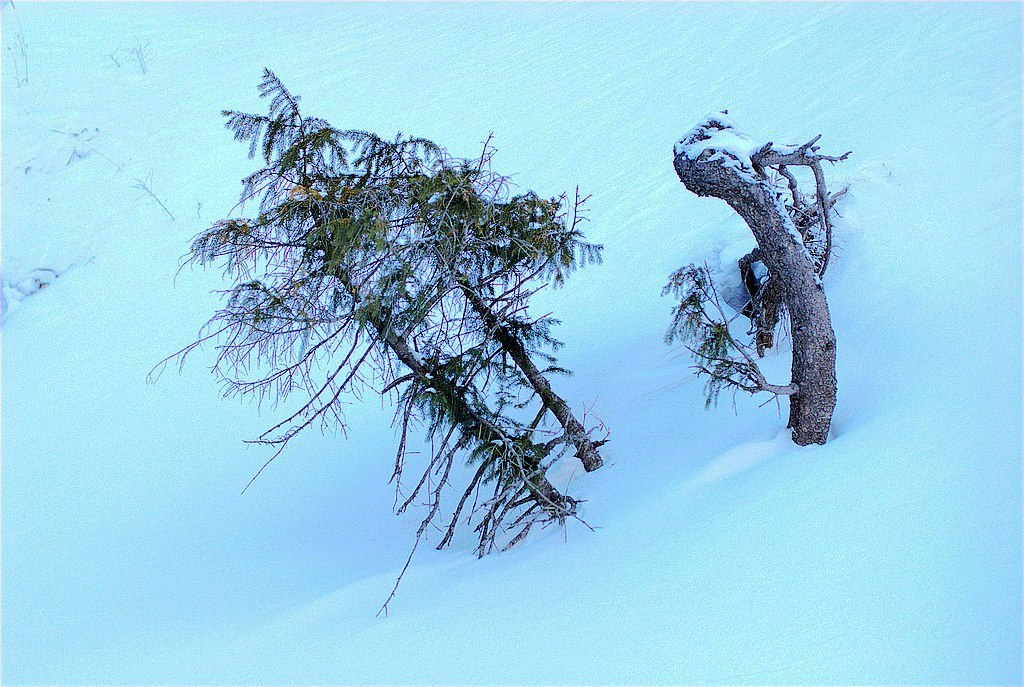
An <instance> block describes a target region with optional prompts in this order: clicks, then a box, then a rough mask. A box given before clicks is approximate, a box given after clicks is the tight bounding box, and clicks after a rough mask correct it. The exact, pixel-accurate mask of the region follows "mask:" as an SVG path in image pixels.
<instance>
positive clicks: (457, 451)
mask: <svg viewBox="0 0 1024 687" xmlns="http://www.w3.org/2000/svg"><path fill="white" fill-rule="evenodd" d="M259 91H260V95H261V96H262V97H264V98H266V99H268V100H269V108H268V112H267V114H248V113H243V112H236V111H226V112H224V115H225V116H226V117H227V123H226V126H227V128H229V129H230V130H231V131H232V132H233V133H234V136H235V138H236V139H237V140H238V141H242V142H245V143H248V145H249V153H250V157H256V156H257V155H258V156H259V157H260V158H261V159H262V161H263V163H264V166H262V167H261V168H260V169H258V170H257V171H255V172H254V173H253V174H251V175H250V176H248V177H247V178H246V179H244V181H243V191H242V200H241V202H240V206H242V207H244V204H245V203H246V202H248V201H252V202H254V203H255V202H257V201H258V212H256V213H255V214H253V215H252V216H238V217H232V218H230V219H224V220H221V221H219V222H217V223H215V224H214V225H213V226H212V227H210V228H209V229H207V230H206V231H203V232H202V233H200V234H199V236H198V237H197V238H196V239H195V242H194V244H193V246H192V252H191V257H190V259H191V260H192V261H195V262H197V263H198V264H201V265H204V266H205V265H212V264H217V265H221V266H223V268H224V269H225V270H226V273H227V275H229V277H230V279H231V280H232V282H233V286H232V287H231V288H230V290H228V291H227V292H226V294H225V299H224V303H223V306H222V307H221V308H220V309H219V310H218V311H217V312H216V314H215V315H214V316H213V318H212V319H211V320H210V321H209V322H208V323H207V325H206V328H205V329H204V330H203V332H202V333H201V335H200V338H199V340H198V341H196V342H195V343H194V344H192V345H191V346H189V347H187V348H185V349H183V350H182V351H181V352H179V354H178V355H179V356H180V357H181V358H182V359H183V358H184V356H185V355H187V354H188V353H189V352H190V351H191V350H193V349H194V348H195V347H196V346H198V345H200V344H202V343H203V342H205V341H215V342H217V346H218V351H219V355H218V357H217V363H216V367H215V371H216V372H217V373H218V374H219V376H220V378H221V379H222V380H223V381H224V383H225V385H226V393H227V394H241V395H250V396H256V397H258V398H260V399H263V398H270V399H271V400H274V401H277V400H280V399H283V398H285V397H287V396H289V395H290V394H291V393H293V392H299V393H300V394H303V395H304V396H303V400H304V403H303V404H302V406H301V408H300V409H299V410H298V411H297V412H295V413H294V414H292V415H291V416H289V417H287V418H285V419H283V420H282V421H281V422H279V423H278V424H276V425H275V426H274V427H271V428H270V429H269V430H268V431H267V432H265V433H264V434H263V435H262V436H260V437H259V438H258V439H257V440H256V442H257V443H261V444H267V445H270V446H273V447H275V448H276V449H277V451H276V453H274V456H275V457H276V456H277V455H278V454H279V453H280V451H281V450H282V449H283V448H284V447H285V446H286V445H287V444H288V442H289V440H290V439H291V438H292V437H294V436H295V435H296V434H297V433H299V432H301V431H303V430H304V429H306V428H308V427H310V426H313V425H317V424H319V425H322V426H324V427H330V426H332V425H333V426H340V427H342V428H344V417H343V415H342V412H341V407H340V406H341V403H342V402H343V401H344V400H346V399H348V398H350V397H352V396H356V397H360V396H361V395H363V394H364V393H365V392H367V391H368V390H369V391H372V392H374V393H380V394H385V395H388V396H390V397H392V398H393V399H395V401H396V404H397V409H398V410H397V413H396V425H397V427H398V428H399V430H400V431H399V439H398V441H399V447H398V451H397V455H396V457H395V463H394V473H393V482H394V483H395V486H396V507H397V512H399V513H401V512H403V511H405V510H406V509H407V508H408V507H409V506H410V505H413V504H420V503H426V506H427V510H426V512H427V515H426V517H425V519H424V520H423V522H422V524H421V526H420V528H419V532H418V535H417V540H416V542H417V544H418V543H419V541H420V538H421V537H422V536H423V534H424V533H425V532H426V530H427V528H428V526H429V525H430V524H431V523H433V522H434V520H435V519H436V518H437V517H438V515H439V513H440V512H441V504H442V496H444V495H445V494H446V493H448V492H450V491H451V490H452V487H453V485H454V484H455V483H456V479H457V478H456V475H458V474H460V471H459V470H458V469H457V468H455V469H453V468H454V466H455V465H456V463H457V461H461V460H462V459H463V458H464V459H466V460H468V462H469V463H470V464H472V466H473V468H472V469H471V470H468V471H465V475H466V477H467V478H468V480H469V481H468V483H463V484H462V486H460V487H459V488H458V489H457V490H455V492H454V493H455V495H456V496H457V498H456V499H453V507H452V508H450V509H449V510H448V511H447V512H446V515H445V522H447V525H446V526H442V527H440V530H441V532H442V535H441V539H440V541H439V543H438V548H441V547H443V546H445V545H447V544H449V543H451V541H452V538H453V536H454V535H455V533H456V531H457V530H458V529H459V528H460V527H461V526H463V525H465V524H466V523H468V524H469V525H470V526H472V527H473V528H474V531H475V533H476V540H477V544H476V550H477V553H478V554H479V555H483V554H485V553H487V552H490V551H492V550H494V549H495V548H507V547H508V546H512V545H514V544H515V543H516V542H518V541H520V540H522V539H523V538H524V537H525V536H526V534H527V533H528V532H529V531H530V529H531V527H535V526H538V525H546V524H549V523H553V522H554V523H560V522H564V520H565V519H566V518H572V517H577V504H578V501H577V500H575V499H573V498H572V497H571V496H569V495H567V494H564V493H562V491H560V490H559V489H558V488H556V487H555V486H554V485H553V484H552V483H551V482H550V481H549V480H548V478H547V476H546V472H547V470H548V468H549V467H550V466H551V464H552V463H553V462H555V461H556V460H558V459H560V458H562V457H563V456H565V455H566V454H567V453H568V452H570V451H571V452H573V453H574V454H575V455H576V456H577V457H578V458H579V460H580V461H581V462H582V464H583V467H584V469H586V470H587V471H591V470H595V469H597V468H598V467H600V466H601V464H602V460H601V456H600V453H599V448H600V446H601V445H602V444H603V443H604V441H605V440H606V438H607V432H606V431H605V430H604V427H603V425H601V424H600V423H599V422H597V423H596V426H594V427H591V428H586V427H585V426H584V424H583V422H584V421H586V419H587V418H586V417H584V418H583V421H581V420H580V419H578V418H577V417H576V416H575V415H574V414H573V413H572V411H571V410H570V408H569V406H568V404H566V402H565V401H564V400H563V399H562V398H561V397H559V396H558V395H557V394H556V393H555V392H554V390H553V389H552V387H551V385H550V383H549V380H548V377H549V376H550V375H552V374H554V373H565V372H567V371H566V370H564V369H562V368H560V367H558V366H557V364H556V361H555V358H554V356H553V352H554V351H555V350H557V348H558V347H559V346H560V343H559V342H558V341H557V340H556V339H554V338H553V336H552V334H551V329H552V326H553V325H555V324H556V320H554V319H552V318H551V317H550V316H543V317H533V316H531V315H530V314H529V312H528V305H529V300H530V297H531V295H533V294H534V293H535V292H536V291H538V290H539V289H541V288H543V287H544V286H545V285H546V284H549V283H550V284H554V285H556V286H557V285H561V284H562V283H564V281H565V279H566V278H567V277H568V276H569V274H570V273H571V272H573V271H574V270H575V269H577V268H578V267H582V266H584V265H588V264H591V263H597V262H600V253H601V246H599V245H595V244H592V243H589V242H587V241H586V239H585V237H584V235H583V232H582V231H581V229H580V224H581V222H582V220H583V215H582V214H581V213H582V210H583V203H584V201H585V200H586V199H585V198H583V199H581V198H580V196H579V193H578V192H577V193H576V195H575V197H574V198H572V199H570V198H569V197H568V196H566V195H563V196H561V197H556V198H543V197H540V196H538V195H537V194H535V193H532V192H526V193H513V191H512V188H511V186H510V183H509V179H508V178H507V177H505V176H502V175H500V174H498V173H496V172H494V171H493V170H492V168H491V158H492V156H493V152H494V149H493V147H492V146H491V145H490V141H489V140H488V143H487V144H485V146H484V149H483V151H482V153H481V154H480V156H479V157H474V158H473V159H460V158H456V157H452V156H450V155H448V153H447V152H446V151H445V150H444V149H442V148H441V147H439V146H438V145H436V144H434V143H432V142H430V141H428V140H425V139H421V138H412V137H407V136H403V135H401V134H399V135H398V136H397V137H396V138H394V139H393V140H388V139H384V138H381V137H380V136H378V135H376V134H373V133H369V132H365V131H355V130H342V129H336V128H334V127H333V126H331V125H330V124H329V123H328V122H326V121H324V120H322V119H318V118H314V117H307V116H305V115H304V114H303V113H302V112H301V110H300V107H299V102H300V100H299V97H298V96H295V95H293V94H292V93H290V92H289V91H288V90H287V89H286V88H285V86H284V85H283V84H282V83H281V81H280V80H279V79H278V78H277V77H276V76H275V75H274V74H273V73H272V72H271V71H269V70H265V71H264V74H263V79H262V82H261V83H260V86H259ZM419 427H422V428H424V430H425V433H426V435H427V438H428V439H429V440H430V443H431V445H432V447H433V449H432V452H431V455H430V456H429V460H428V461H427V462H426V463H425V464H423V461H419V463H417V468H416V470H417V471H416V474H415V477H414V479H411V480H405V479H404V478H406V477H407V474H406V473H407V471H408V468H409V465H410V451H409V450H408V447H409V446H410V442H414V441H415V440H416V439H417V437H418V436H419V435H418V434H417V428H419ZM597 432H600V433H601V437H600V439H595V438H593V437H594V435H595V434H596V433H597ZM271 460H273V458H271ZM268 462H269V461H268ZM412 462H415V461H412ZM254 479H255V478H254ZM413 550H415V547H414V549H413ZM410 556H411V554H410Z"/></svg>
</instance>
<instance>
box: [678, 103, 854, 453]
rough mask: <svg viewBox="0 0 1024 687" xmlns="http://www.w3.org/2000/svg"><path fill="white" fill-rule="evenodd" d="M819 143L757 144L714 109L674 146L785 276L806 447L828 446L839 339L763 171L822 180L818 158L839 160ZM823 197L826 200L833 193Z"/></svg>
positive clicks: (691, 183) (681, 165)
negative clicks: (781, 169) (806, 172)
mask: <svg viewBox="0 0 1024 687" xmlns="http://www.w3.org/2000/svg"><path fill="white" fill-rule="evenodd" d="M816 141H817V138H816V139H814V140H813V141H811V142H810V143H808V144H805V145H804V146H800V147H781V146H780V147H779V148H775V147H773V146H772V144H771V143H768V144H767V145H765V146H762V147H760V148H758V147H757V146H756V144H751V142H750V140H749V139H748V138H747V137H746V136H744V135H743V134H741V133H740V132H738V131H737V130H736V129H735V127H734V125H733V124H732V123H731V121H730V120H729V119H728V118H727V117H725V116H720V115H712V116H710V117H708V118H707V119H705V120H704V121H703V122H702V123H700V124H699V125H697V126H696V127H694V128H693V129H692V130H691V131H690V132H689V133H688V134H687V135H686V136H685V137H684V138H683V139H682V140H680V141H679V142H678V143H677V144H676V146H675V159H674V167H675V170H676V173H677V174H678V175H679V180H680V181H682V182H683V184H685V185H686V188H687V189H688V190H690V191H691V192H693V193H695V194H697V195H698V196H712V197H715V198H721V199H722V200H724V201H726V202H727V203H728V204H729V205H730V207H732V208H733V210H735V211H736V212H737V213H738V214H739V215H740V217H742V218H743V220H744V222H746V224H747V226H748V227H749V228H750V230H751V232H752V233H753V234H754V238H755V240H756V241H757V244H758V247H759V248H760V251H761V259H762V261H763V262H764V264H765V266H766V267H767V268H768V271H769V273H770V274H771V275H772V278H777V279H778V280H779V286H780V288H781V292H782V301H783V303H785V305H786V309H787V310H788V311H789V316H790V325H791V331H792V338H793V369H792V386H793V387H794V388H795V390H794V392H793V393H792V394H791V395H790V408H789V427H791V428H792V430H793V441H795V442H796V443H797V444H800V445H807V444H824V443H825V441H826V439H827V438H828V432H829V426H830V424H831V421H832V411H833V409H834V408H835V404H836V372H835V365H836V338H835V333H834V332H833V330H832V323H831V318H830V316H829V311H828V303H827V302H826V300H825V292H824V290H823V289H822V286H821V280H820V278H819V275H818V270H817V269H816V268H815V265H814V261H813V260H812V258H811V256H810V254H809V253H808V252H807V249H806V248H805V246H804V244H803V241H802V237H801V234H800V232H799V231H798V229H797V227H796V225H795V223H794V221H793V218H792V216H791V215H790V214H789V212H788V211H787V210H786V207H785V204H784V202H783V199H782V198H781V197H780V194H779V192H778V190H777V189H776V187H775V186H774V185H773V184H772V183H771V182H770V181H769V179H768V178H767V177H766V176H765V175H764V173H763V169H764V168H765V167H768V166H770V165H782V166H785V165H800V164H803V165H806V166H811V163H814V164H815V165H816V166H817V167H818V169H817V171H816V173H815V177H816V181H818V180H819V175H818V172H820V165H818V161H819V160H838V159H841V158H828V157H825V156H820V155H817V154H816V152H815V151H816V149H815V148H813V147H812V146H813V144H814V143H815V142H816ZM844 157H845V156H844ZM820 186H821V184H819V187H820ZM824 198H825V199H826V200H825V201H824V202H827V199H828V196H827V195H825V196H824ZM826 215H827V212H826ZM826 221H827V220H826ZM830 228H831V227H829V229H830ZM829 233H831V232H829Z"/></svg>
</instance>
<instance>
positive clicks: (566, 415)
mask: <svg viewBox="0 0 1024 687" xmlns="http://www.w3.org/2000/svg"><path fill="white" fill-rule="evenodd" d="M459 286H460V287H462V291H463V293H465V294H466V299H467V300H468V301H469V304H470V305H471V306H472V307H473V310H475V311H476V313H477V315H479V316H480V319H481V320H483V323H484V326H486V327H487V328H488V329H489V330H490V331H491V332H492V333H493V335H494V338H495V339H497V341H498V343H499V344H501V347H502V348H503V349H504V350H505V352H507V353H508V355H509V357H511V358H512V360H513V362H515V364H516V365H517V366H518V367H519V369H520V370H522V372H523V375H524V376H525V377H526V379H527V380H528V381H529V382H530V386H532V387H533V389H534V391H536V392H537V395H538V396H540V399H541V403H543V404H544V407H546V408H548V409H549V410H550V411H551V413H552V414H553V415H554V416H555V418H556V419H557V420H558V423H559V424H560V425H562V429H564V430H565V434H566V436H567V437H568V439H569V440H570V441H571V442H572V443H573V445H574V446H575V447H576V457H577V458H579V459H580V462H582V463H583V469H584V470H586V471H587V472H593V471H594V470H597V469H598V468H599V467H601V466H602V465H604V461H603V460H602V459H601V454H600V453H598V451H597V445H596V444H595V442H593V441H591V440H590V436H589V435H588V434H587V430H586V429H585V428H584V427H583V424H582V423H581V422H580V421H579V420H577V419H576V416H575V415H573V413H572V411H571V410H570V409H569V404H567V403H566V402H565V400H564V399H563V398H562V397H561V396H559V395H558V394H556V393H555V391H554V390H553V389H552V388H551V383H550V382H548V380H547V378H546V377H545V376H544V375H543V373H541V371H540V370H538V369H537V366H536V365H534V364H533V360H531V359H530V355H529V353H527V351H526V348H525V347H524V346H523V343H522V342H521V341H520V340H519V338H518V337H517V336H516V335H515V334H514V333H512V332H511V331H509V329H508V327H506V326H505V325H504V324H502V322H501V319H500V318H499V317H498V315H497V314H496V313H495V312H494V311H493V310H491V309H490V307H488V305H487V303H486V302H485V301H484V299H483V298H481V297H480V294H479V293H477V292H476V290H475V289H474V288H473V286H472V285H471V284H470V283H469V282H468V281H467V280H466V279H465V278H459Z"/></svg>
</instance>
